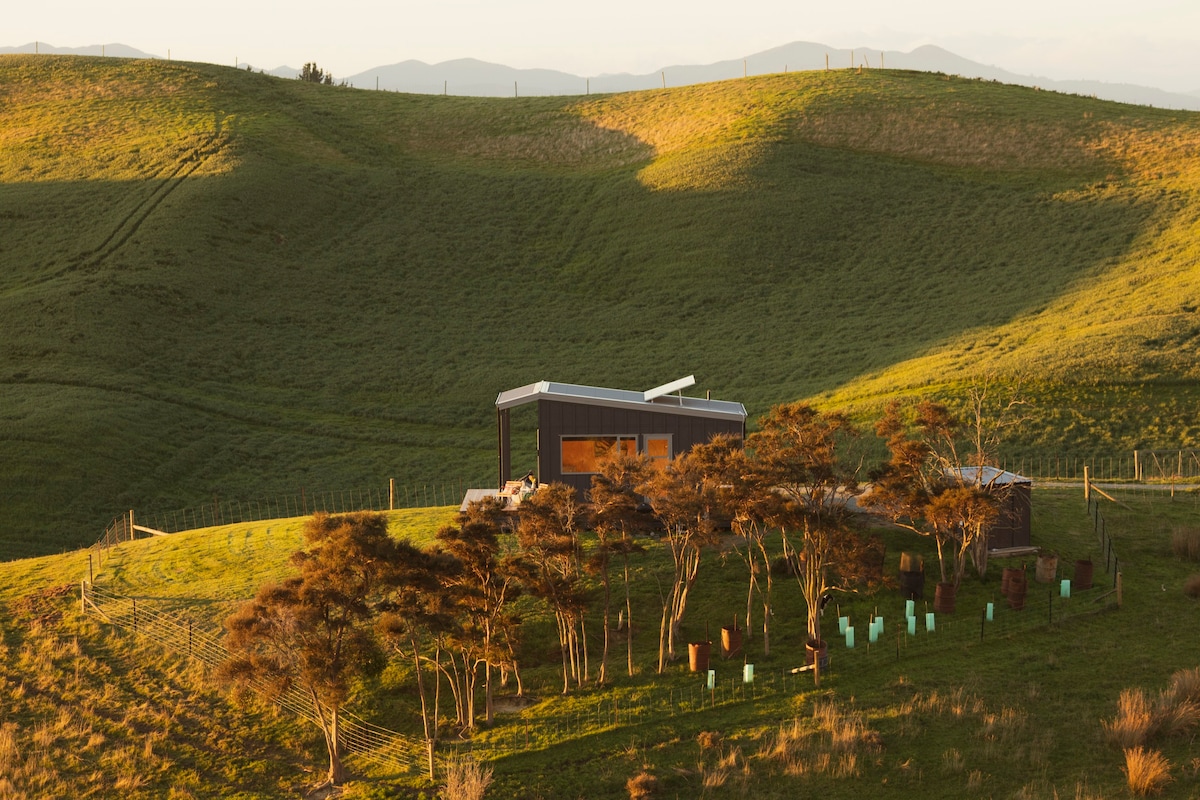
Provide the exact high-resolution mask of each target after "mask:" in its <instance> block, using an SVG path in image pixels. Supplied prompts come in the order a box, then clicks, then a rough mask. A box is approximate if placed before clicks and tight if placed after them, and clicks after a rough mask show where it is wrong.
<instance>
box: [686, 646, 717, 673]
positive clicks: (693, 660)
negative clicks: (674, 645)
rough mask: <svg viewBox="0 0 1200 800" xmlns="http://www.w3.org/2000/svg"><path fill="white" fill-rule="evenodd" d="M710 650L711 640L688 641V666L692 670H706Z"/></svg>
mask: <svg viewBox="0 0 1200 800" xmlns="http://www.w3.org/2000/svg"><path fill="white" fill-rule="evenodd" d="M711 650H712V642H688V668H689V669H691V671H692V672H707V671H708V654H709V651H711Z"/></svg>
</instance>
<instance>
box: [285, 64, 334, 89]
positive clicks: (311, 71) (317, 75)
mask: <svg viewBox="0 0 1200 800" xmlns="http://www.w3.org/2000/svg"><path fill="white" fill-rule="evenodd" d="M296 77H297V78H298V79H299V80H302V81H304V82H305V83H323V84H325V85H326V86H332V85H333V73H332V72H327V71H325V70H323V69H321V68H320V67H318V66H317V62H315V61H309V62H306V63H305V64H304V66H303V67H302V68H301V69H300V74H299V75H297V76H296ZM339 85H341V86H345V85H346V82H345V81H342V83H341V84H339Z"/></svg>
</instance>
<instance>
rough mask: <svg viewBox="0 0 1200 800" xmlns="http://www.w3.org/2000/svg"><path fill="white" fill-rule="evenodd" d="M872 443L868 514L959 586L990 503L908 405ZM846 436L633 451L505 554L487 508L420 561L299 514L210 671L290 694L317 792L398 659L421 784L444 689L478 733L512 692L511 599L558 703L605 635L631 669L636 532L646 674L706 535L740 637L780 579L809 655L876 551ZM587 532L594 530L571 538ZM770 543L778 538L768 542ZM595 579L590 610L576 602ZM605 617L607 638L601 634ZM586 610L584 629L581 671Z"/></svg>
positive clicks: (676, 640)
mask: <svg viewBox="0 0 1200 800" xmlns="http://www.w3.org/2000/svg"><path fill="white" fill-rule="evenodd" d="M878 430H879V433H880V434H881V435H883V436H884V437H885V438H886V439H887V441H888V446H889V448H890V450H891V458H890V460H889V461H888V462H887V463H886V464H884V465H883V466H882V467H880V468H879V469H878V470H877V471H876V475H875V477H876V482H875V489H874V491H873V492H872V494H871V496H870V498H869V503H870V505H872V506H873V507H874V508H875V509H877V510H878V511H880V512H882V513H885V514H886V515H887V516H888V517H889V518H891V519H893V520H895V521H897V522H899V523H900V524H902V525H905V526H906V527H909V528H910V529H912V530H916V531H919V532H922V533H928V534H929V535H931V536H933V537H934V538H935V539H936V540H937V542H938V552H939V555H941V554H942V552H943V548H944V547H945V548H946V550H947V553H950V552H951V551H952V552H953V559H954V560H953V563H954V564H955V567H954V570H955V574H956V575H959V574H960V573H961V569H960V566H959V565H960V563H965V562H964V559H965V555H962V553H964V552H966V551H967V550H969V549H970V547H971V545H972V544H973V543H974V542H976V541H977V540H978V537H979V536H980V535H983V534H982V533H981V532H984V533H985V530H986V525H987V524H989V521H990V520H993V519H994V518H995V499H994V497H993V496H989V495H988V494H987V493H986V492H984V491H983V490H982V489H981V487H978V486H974V485H971V486H963V485H962V483H961V481H959V480H957V479H955V477H954V474H953V473H952V472H947V471H946V470H945V464H944V461H945V459H946V458H947V453H946V450H945V448H944V447H939V443H945V442H951V443H953V442H954V441H955V439H954V434H955V431H956V423H955V421H954V418H953V416H952V415H950V413H949V412H948V411H947V410H946V409H945V407H943V406H939V405H937V404H931V403H923V404H921V405H920V406H918V408H917V410H916V417H915V421H912V420H906V419H905V418H904V416H903V414H902V409H901V406H899V405H893V406H891V407H889V409H888V411H887V413H886V414H885V415H884V418H883V419H882V420H881V421H880V423H879V426H878ZM859 438H860V437H859V431H858V430H857V429H856V428H855V426H854V425H853V424H852V423H851V422H850V420H849V419H848V418H847V417H846V416H845V415H843V414H839V413H829V412H820V411H818V410H816V409H813V408H812V407H810V406H807V405H804V404H802V403H793V404H787V405H780V406H777V407H775V408H773V409H772V410H771V411H770V413H769V414H767V415H766V416H764V417H763V418H762V419H761V420H760V424H759V430H758V431H757V432H756V433H754V434H752V435H751V436H750V437H749V438H748V440H747V441H745V442H743V441H741V440H740V439H738V438H734V437H728V436H718V437H715V438H714V439H713V440H712V441H710V442H708V443H706V444H703V445H699V446H697V447H695V448H693V449H692V450H691V451H689V452H687V453H684V454H681V455H679V456H677V457H676V458H675V459H673V460H672V461H671V462H670V463H669V464H667V465H666V466H665V467H663V468H661V469H660V468H656V467H655V466H653V465H652V464H651V462H650V461H649V459H647V458H645V457H642V456H634V455H629V454H615V455H614V456H613V457H612V458H610V459H608V460H607V461H606V462H605V463H604V464H603V465H602V467H601V472H600V474H598V475H596V476H595V477H594V480H593V484H592V489H591V491H590V492H589V494H588V498H587V499H588V501H589V502H588V503H587V504H586V505H585V504H584V503H581V502H580V499H579V498H578V496H577V494H576V492H575V490H574V489H573V488H571V487H568V486H565V485H562V484H550V485H546V486H543V487H541V488H540V489H539V490H538V491H537V492H536V493H534V494H533V495H532V496H531V497H529V498H528V499H527V500H526V501H525V502H523V503H522V504H521V506H520V513H519V517H518V519H517V521H516V527H515V546H514V542H513V537H511V536H508V535H507V532H508V530H509V527H508V526H510V525H511V520H510V517H509V516H508V515H507V514H506V512H505V509H504V508H503V507H502V506H501V505H500V504H499V503H498V502H497V501H496V500H494V499H485V500H484V501H482V502H479V503H473V504H471V505H470V506H469V507H468V508H467V510H466V511H464V512H461V513H459V514H458V516H457V517H456V519H455V521H454V524H452V525H449V526H446V527H444V528H442V529H441V530H439V531H438V532H437V535H436V539H435V542H434V544H433V545H432V546H430V547H428V548H425V549H418V548H416V547H414V546H413V545H411V544H410V543H408V542H404V541H395V540H393V539H392V538H390V537H389V536H388V534H387V521H386V517H384V516H383V515H379V514H370V513H363V514H350V515H343V516H336V517H333V516H327V515H323V514H318V515H316V516H314V517H313V518H312V519H311V520H310V521H309V522H308V523H307V525H306V527H305V535H306V538H307V541H308V547H307V549H306V550H304V551H301V552H299V553H297V554H295V556H294V561H295V564H296V566H297V567H298V574H297V575H296V576H294V577H292V578H289V579H288V580H286V581H284V582H282V583H278V584H269V585H265V586H263V587H261V589H260V590H259V592H258V594H257V595H256V597H255V598H254V599H253V600H252V601H249V602H248V603H246V604H245V605H244V606H243V607H242V608H241V609H239V610H238V611H237V612H236V613H235V614H233V615H232V616H231V617H230V618H229V619H228V620H227V621H226V627H227V629H228V637H227V642H228V646H229V650H230V657H229V660H228V661H227V663H226V665H225V669H224V674H225V675H226V677H227V678H229V679H231V680H233V681H237V682H240V683H249V682H251V681H258V682H259V685H262V681H264V680H265V681H266V684H267V685H269V686H270V687H272V688H273V689H274V690H276V691H283V690H285V689H287V688H289V687H299V688H301V689H302V690H303V691H304V692H305V693H306V694H307V696H308V697H309V698H310V700H311V701H312V704H313V708H314V713H315V716H316V717H317V719H318V721H319V723H320V726H321V728H322V731H323V733H324V736H325V742H326V745H327V749H328V753H329V773H328V779H329V781H330V783H333V784H336V783H339V782H340V781H341V780H342V779H343V770H342V766H341V757H340V751H339V743H338V723H339V713H340V710H341V708H342V706H343V705H344V703H345V702H346V699H347V697H348V696H349V693H350V687H351V686H352V685H353V683H354V681H355V679H357V678H358V677H360V676H363V675H366V674H369V673H371V672H373V671H376V670H378V669H380V668H381V667H382V666H383V664H385V663H386V660H387V658H388V657H395V658H403V659H406V660H409V661H411V663H412V668H413V673H414V674H415V677H416V684H417V687H416V688H417V695H418V696H419V699H420V703H421V710H422V722H423V729H424V738H425V741H426V743H427V748H428V758H429V770H430V774H431V776H432V773H433V766H434V762H433V754H434V749H435V746H436V742H437V741H438V739H439V736H440V732H439V721H440V720H441V719H442V704H443V696H444V692H448V693H449V695H450V699H449V702H450V703H452V704H453V709H454V718H455V725H456V727H458V728H460V729H471V728H474V727H475V726H476V724H477V719H478V716H479V715H478V711H477V708H476V703H477V699H478V698H479V696H480V695H482V699H483V702H484V712H483V716H484V718H485V719H486V720H487V721H488V722H489V723H490V721H491V719H492V714H493V705H492V699H493V689H494V686H495V682H496V680H497V679H498V680H499V681H500V683H501V684H506V683H507V682H508V681H509V680H514V681H515V682H516V686H517V693H518V694H521V693H522V692H523V685H522V681H521V672H520V669H521V664H520V653H521V620H520V618H519V617H518V615H517V614H516V613H515V612H514V603H513V601H514V600H515V599H516V598H517V597H519V596H520V595H521V594H522V593H527V594H528V595H530V596H532V597H534V598H537V599H538V600H540V601H541V602H543V603H544V604H545V606H546V608H547V609H548V610H549V611H550V612H551V614H552V616H553V618H554V621H555V629H556V631H557V636H558V643H559V649H560V653H561V658H562V690H563V692H564V693H567V692H569V691H571V689H572V687H573V686H574V687H579V686H583V685H585V684H588V683H591V682H598V683H604V682H606V681H607V680H608V679H609V669H610V663H609V662H610V650H611V645H612V644H613V642H612V641H611V639H612V635H613V633H614V632H616V631H618V630H620V629H621V628H623V631H624V638H625V650H626V658H625V661H626V669H627V671H628V673H629V674H630V675H633V674H634V672H635V665H634V658H633V638H632V636H633V624H632V621H633V616H634V613H633V612H634V609H633V604H632V601H631V592H630V581H631V573H630V556H631V555H633V554H634V553H637V552H639V551H641V550H642V549H644V547H645V546H646V544H645V543H646V542H647V541H649V540H648V539H647V537H646V536H645V535H644V534H646V533H649V532H653V533H654V535H655V536H656V537H657V538H658V539H659V540H660V541H661V543H662V544H661V546H662V547H663V549H664V550H666V551H668V552H669V554H670V556H671V561H670V564H671V569H670V572H669V573H664V574H663V575H661V576H659V579H660V584H659V586H660V597H661V600H662V605H661V617H660V620H659V637H658V662H657V668H658V671H659V672H662V671H664V670H665V669H666V667H667V664H668V663H669V662H670V661H671V660H673V659H674V658H675V657H676V656H677V655H678V653H679V650H680V646H681V633H680V631H681V625H682V622H683V620H684V617H685V614H686V611H687V605H688V601H689V598H690V597H691V595H692V592H693V589H694V587H695V585H696V583H697V580H698V578H699V575H700V571H701V567H702V564H703V563H704V559H705V554H706V553H708V552H710V551H711V550H712V548H713V547H714V546H715V545H717V544H718V543H719V542H721V541H722V538H723V537H724V541H725V543H727V544H731V545H732V546H733V547H734V548H735V549H736V550H737V552H738V553H739V554H740V555H741V556H742V558H743V559H744V560H745V562H746V565H747V567H748V574H749V585H748V589H747V599H746V617H745V619H746V628H747V631H749V630H750V629H751V628H752V626H753V619H754V613H753V612H754V609H755V606H756V605H757V606H760V608H761V617H762V644H763V650H764V653H766V654H769V653H770V625H771V618H772V591H773V585H772V584H773V576H774V573H776V572H780V573H782V574H791V575H794V576H795V578H796V580H797V581H798V584H799V588H800V591H801V594H802V595H803V598H804V601H805V604H806V607H807V631H808V639H809V650H810V653H809V656H810V658H817V657H818V656H817V654H818V653H819V652H820V650H821V649H822V648H823V646H824V643H823V642H822V641H821V635H820V618H819V614H820V608H821V606H822V599H823V598H825V597H826V595H827V594H828V593H829V592H831V591H834V590H843V591H857V590H860V589H862V588H864V587H869V586H871V585H874V584H876V583H878V582H879V581H881V580H882V579H883V548H882V544H881V543H880V542H879V541H878V538H877V537H868V536H866V535H865V534H864V533H863V531H862V530H861V529H860V527H859V526H860V523H859V519H860V515H858V514H855V513H852V510H851V508H850V505H851V501H852V500H853V499H854V498H856V497H857V496H858V495H860V494H861V488H860V485H859V473H860V472H861V471H862V468H863V461H864V459H863V457H862V456H861V454H860V452H859V450H858V449H857V448H858V441H859ZM938 470H941V471H940V472H939V471H938ZM587 532H591V533H592V534H593V535H592V536H589V537H588V539H587V541H586V542H585V534H586V533H587ZM774 533H777V534H778V538H776V537H775V536H774V535H772V536H768V534H774ZM776 542H778V544H777V545H776V544H775V543H776ZM951 543H953V547H950V546H949V545H950V544H951ZM780 565H782V566H783V569H782V570H780V569H779V567H780ZM944 570H945V565H944V564H943V571H944ZM597 583H598V584H599V590H600V597H599V602H598V603H597V602H594V600H595V599H596V598H594V596H593V595H594V592H593V590H592V589H591V587H592V586H593V585H595V584H597ZM614 584H615V585H616V586H617V590H616V591H614ZM618 592H619V596H618ZM756 601H757V602H756ZM597 606H598V608H596V607H597ZM614 607H616V608H614ZM614 611H616V613H617V615H618V616H620V617H623V618H624V624H623V626H614V625H613V624H612V622H613V620H612V617H613V615H614ZM593 613H598V614H599V615H600V616H601V620H600V623H599V624H600V628H601V631H602V639H601V651H600V653H599V658H598V659H595V660H596V661H598V663H597V665H596V668H595V670H593V669H592V661H593V658H594V657H593V654H592V653H590V652H589V639H590V637H589V625H591V627H592V628H593V629H594V626H595V624H596V620H595V619H594V617H593V616H592V615H593ZM593 632H594V630H593ZM818 675H819V672H818Z"/></svg>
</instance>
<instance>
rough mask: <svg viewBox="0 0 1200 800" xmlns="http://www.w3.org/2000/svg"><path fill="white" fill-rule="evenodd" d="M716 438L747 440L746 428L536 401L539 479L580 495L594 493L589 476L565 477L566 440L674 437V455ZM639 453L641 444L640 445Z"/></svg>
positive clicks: (657, 413)
mask: <svg viewBox="0 0 1200 800" xmlns="http://www.w3.org/2000/svg"><path fill="white" fill-rule="evenodd" d="M718 433H728V434H732V435H734V436H743V435H744V434H745V423H743V422H742V421H737V420H721V419H711V418H708V417H699V416H692V415H684V414H671V413H668V412H665V411H641V410H633V409H623V408H609V407H606V406H596V405H587V404H582V403H567V402H562V401H558V400H545V399H542V400H538V479H539V480H540V481H541V482H543V483H553V482H559V483H565V484H567V485H569V486H574V487H575V488H576V489H577V490H579V492H580V495H581V496H583V494H584V493H585V492H586V491H587V490H588V489H590V488H591V485H592V477H591V475H564V474H563V472H562V447H561V442H562V437H564V436H637V437H639V442H640V437H643V436H645V435H648V434H649V435H664V434H666V435H670V436H671V455H672V456H676V455H678V454H679V453H683V452H687V451H688V450H690V449H692V448H693V447H694V446H696V445H697V444H702V443H704V442H707V441H709V440H710V439H711V438H712V437H713V436H714V435H716V434H718ZM639 447H640V444H639Z"/></svg>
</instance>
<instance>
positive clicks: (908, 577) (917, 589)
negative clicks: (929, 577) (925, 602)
mask: <svg viewBox="0 0 1200 800" xmlns="http://www.w3.org/2000/svg"><path fill="white" fill-rule="evenodd" d="M900 596H901V597H903V598H904V599H905V600H920V599H921V598H922V597H924V596H925V573H924V572H903V571H902V572H901V573H900Z"/></svg>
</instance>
